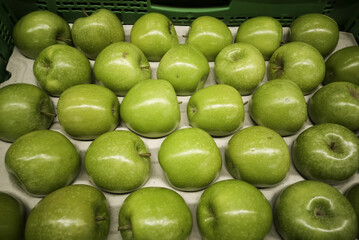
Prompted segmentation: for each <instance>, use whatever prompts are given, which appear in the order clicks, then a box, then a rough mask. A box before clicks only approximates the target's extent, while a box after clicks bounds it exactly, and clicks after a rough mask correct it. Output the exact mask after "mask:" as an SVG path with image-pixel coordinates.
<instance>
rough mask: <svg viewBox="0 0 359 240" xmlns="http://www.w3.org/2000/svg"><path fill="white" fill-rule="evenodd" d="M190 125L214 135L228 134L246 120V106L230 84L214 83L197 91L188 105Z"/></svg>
mask: <svg viewBox="0 0 359 240" xmlns="http://www.w3.org/2000/svg"><path fill="white" fill-rule="evenodd" d="M187 116H188V120H189V123H190V125H192V126H193V127H198V128H201V129H203V130H205V131H206V132H208V133H209V134H210V135H212V136H226V135H229V134H232V133H233V132H235V131H236V130H238V129H239V128H240V127H241V125H242V123H243V121H244V106H243V101H242V97H241V95H240V94H239V92H238V91H237V90H236V89H235V88H233V87H231V86H228V85H223V84H222V85H212V86H209V87H206V88H203V89H201V90H199V91H198V92H195V93H194V94H193V95H192V96H191V97H190V99H189V101H188V105H187Z"/></svg>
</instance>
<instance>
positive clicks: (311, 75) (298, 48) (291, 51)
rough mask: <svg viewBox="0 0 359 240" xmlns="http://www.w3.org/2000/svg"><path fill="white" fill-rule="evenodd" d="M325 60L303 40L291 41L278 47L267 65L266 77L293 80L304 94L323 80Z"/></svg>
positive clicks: (312, 89) (311, 90)
mask: <svg viewBox="0 0 359 240" xmlns="http://www.w3.org/2000/svg"><path fill="white" fill-rule="evenodd" d="M324 76H325V62H324V59H323V57H322V55H320V53H319V52H318V50H317V49H315V48H314V47H312V46H311V45H309V44H307V43H303V42H291V43H287V44H285V45H283V46H281V47H280V48H278V49H277V50H276V51H275V52H274V53H273V55H272V57H271V58H270V61H269V66H268V78H269V80H271V79H288V80H291V81H293V82H295V83H296V84H297V85H298V86H299V88H300V89H301V90H302V92H303V94H304V95H307V94H309V93H311V92H313V91H314V90H315V89H316V88H317V87H318V86H319V85H320V84H321V83H322V81H323V79H324Z"/></svg>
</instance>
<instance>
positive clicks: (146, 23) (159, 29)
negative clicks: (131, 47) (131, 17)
mask: <svg viewBox="0 0 359 240" xmlns="http://www.w3.org/2000/svg"><path fill="white" fill-rule="evenodd" d="M131 43H133V44H135V45H136V46H137V47H139V48H140V49H141V50H142V52H143V53H144V54H145V56H146V57H147V59H148V61H152V62H158V61H160V60H161V58H162V56H163V55H164V54H165V53H166V52H167V51H168V50H169V49H170V48H171V47H173V46H175V45H176V44H178V37H177V32H176V29H175V27H174V26H173V23H172V22H171V20H169V19H168V18H167V17H166V16H165V15H163V14H161V13H155V12H152V13H147V14H146V15H143V16H142V17H140V18H139V19H137V21H136V22H135V23H134V24H133V27H132V29H131Z"/></svg>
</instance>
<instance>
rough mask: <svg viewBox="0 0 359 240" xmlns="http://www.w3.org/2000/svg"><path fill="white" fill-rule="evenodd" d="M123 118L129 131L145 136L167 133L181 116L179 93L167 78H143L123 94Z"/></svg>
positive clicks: (174, 127)
mask: <svg viewBox="0 0 359 240" xmlns="http://www.w3.org/2000/svg"><path fill="white" fill-rule="evenodd" d="M121 118H122V120H123V121H124V122H125V124H126V126H127V127H128V128H129V129H130V130H132V131H134V132H135V133H137V134H139V135H142V136H144V137H149V138H158V137H163V136H165V135H168V134H170V133H171V132H173V131H174V130H176V128H177V127H178V125H179V122H180V119H181V113H180V110H179V106H178V101H177V96H176V92H175V91H174V89H173V87H172V85H171V84H170V83H169V82H168V81H166V80H160V79H147V80H144V81H141V82H139V83H137V84H136V85H135V86H133V87H132V88H131V89H130V91H128V93H127V94H126V96H125V97H124V99H123V101H122V103H121Z"/></svg>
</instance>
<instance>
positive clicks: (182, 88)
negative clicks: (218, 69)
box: [157, 44, 209, 95]
mask: <svg viewBox="0 0 359 240" xmlns="http://www.w3.org/2000/svg"><path fill="white" fill-rule="evenodd" d="M208 74H209V64H208V62H207V59H206V57H205V56H204V55H203V54H202V53H201V52H200V51H199V50H197V49H196V48H194V47H192V46H191V45H188V44H178V45H176V46H174V47H172V48H171V49H170V50H168V51H167V53H166V54H165V55H164V56H163V57H162V59H161V61H160V63H159V65H158V69H157V78H158V79H164V80H167V81H169V82H170V83H171V84H172V86H173V88H174V89H175V91H176V94H177V95H192V94H193V93H194V92H196V91H197V90H199V89H201V88H203V86H204V84H205V82H206V81H207V78H208Z"/></svg>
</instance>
